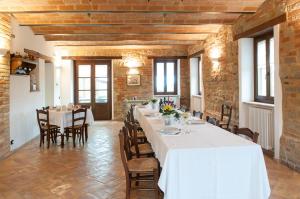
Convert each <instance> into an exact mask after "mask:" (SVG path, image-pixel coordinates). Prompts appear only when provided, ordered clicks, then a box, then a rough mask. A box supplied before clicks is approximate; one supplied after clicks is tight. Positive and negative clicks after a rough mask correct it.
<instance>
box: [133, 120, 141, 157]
mask: <svg viewBox="0 0 300 199" xmlns="http://www.w3.org/2000/svg"><path fill="white" fill-rule="evenodd" d="M132 126H133V145H134V148H135V152H136V157H137V158H139V157H140V150H139V144H138V138H137V133H138V127H137V125H136V124H132Z"/></svg>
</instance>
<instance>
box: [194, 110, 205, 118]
mask: <svg viewBox="0 0 300 199" xmlns="http://www.w3.org/2000/svg"><path fill="white" fill-rule="evenodd" d="M193 116H194V117H198V118H200V119H202V117H203V113H202V112H201V111H193Z"/></svg>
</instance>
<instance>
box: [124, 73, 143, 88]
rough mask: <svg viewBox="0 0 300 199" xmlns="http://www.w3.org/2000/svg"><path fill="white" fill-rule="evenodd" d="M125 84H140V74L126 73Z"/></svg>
mask: <svg viewBox="0 0 300 199" xmlns="http://www.w3.org/2000/svg"><path fill="white" fill-rule="evenodd" d="M127 85H128V86H140V85H141V75H127Z"/></svg>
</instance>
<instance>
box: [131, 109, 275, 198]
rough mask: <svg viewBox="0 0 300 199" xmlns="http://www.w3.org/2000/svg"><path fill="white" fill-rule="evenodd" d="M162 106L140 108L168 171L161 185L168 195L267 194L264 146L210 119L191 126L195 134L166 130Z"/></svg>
mask: <svg viewBox="0 0 300 199" xmlns="http://www.w3.org/2000/svg"><path fill="white" fill-rule="evenodd" d="M155 112H157V111H154V110H150V109H147V108H137V109H136V111H135V117H136V119H137V120H138V121H139V122H140V124H141V127H142V128H143V129H144V131H145V134H146V136H147V139H148V140H149V142H150V143H151V145H152V148H153V150H154V152H155V155H156V157H157V158H158V160H159V162H160V164H161V166H162V168H163V170H162V173H161V176H160V179H159V187H160V188H161V190H162V191H163V192H164V198H165V199H202V198H203V199H267V198H269V196H270V185H269V180H268V176H267V171H266V166H265V162H264V156H263V153H262V149H261V147H260V146H259V145H257V144H254V143H252V142H250V141H248V140H246V139H244V138H241V137H239V136H236V135H234V134H232V133H230V132H227V131H225V130H223V129H221V128H219V127H216V126H213V125H211V124H208V123H206V124H192V125H189V128H190V130H191V133H190V134H181V135H173V136H167V135H161V134H160V132H159V130H160V129H162V128H163V127H164V123H163V121H162V119H160V118H157V117H146V116H145V115H147V114H149V113H155Z"/></svg>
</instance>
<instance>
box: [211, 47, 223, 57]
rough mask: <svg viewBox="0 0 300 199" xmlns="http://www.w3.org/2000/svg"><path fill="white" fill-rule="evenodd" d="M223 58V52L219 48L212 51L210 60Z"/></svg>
mask: <svg viewBox="0 0 300 199" xmlns="http://www.w3.org/2000/svg"><path fill="white" fill-rule="evenodd" d="M220 57H221V50H220V48H219V47H216V46H215V47H213V48H212V49H211V51H210V58H211V59H214V60H215V59H219V58H220Z"/></svg>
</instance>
